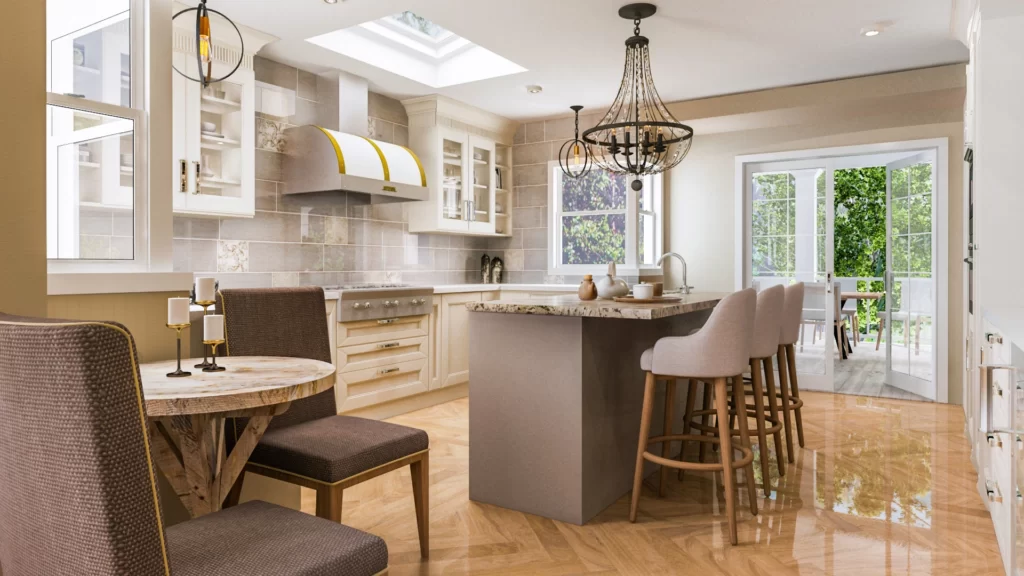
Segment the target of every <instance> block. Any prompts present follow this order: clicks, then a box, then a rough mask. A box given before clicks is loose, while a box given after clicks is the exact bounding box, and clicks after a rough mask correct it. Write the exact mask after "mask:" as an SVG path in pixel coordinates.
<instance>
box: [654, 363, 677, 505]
mask: <svg viewBox="0 0 1024 576" xmlns="http://www.w3.org/2000/svg"><path fill="white" fill-rule="evenodd" d="M678 383H679V380H676V379H675V378H672V379H670V380H669V381H668V382H666V383H665V426H664V430H665V434H664V435H665V436H669V435H671V434H672V420H673V419H675V416H676V414H675V406H676V385H677V384H678ZM671 449H672V442H670V441H668V440H666V441H664V442H662V443H661V457H662V458H664V459H666V460H668V459H669V458H671V457H672V454H671V453H670V451H671ZM659 476H660V477H661V482H660V483H659V484H658V498H664V497H665V485H666V483H667V482H668V466H662V467H661V470H660V471H659Z"/></svg>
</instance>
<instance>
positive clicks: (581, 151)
mask: <svg viewBox="0 0 1024 576" xmlns="http://www.w3.org/2000/svg"><path fill="white" fill-rule="evenodd" d="M569 109H570V110H572V111H573V112H575V113H576V132H575V136H574V137H573V139H572V140H566V142H565V144H562V147H561V149H559V150H558V164H559V166H561V168H562V173H563V174H565V175H566V176H568V177H569V178H581V177H583V176H584V175H586V174H587V173H588V172H590V168H591V167H592V166H593V159H592V158H591V157H590V149H589V148H588V147H587V144H586V142H584V141H583V140H580V110H583V106H579V105H576V106H570V107H569ZM580 157H582V159H583V163H582V164H574V163H573V162H575V161H578V159H579V158H580ZM573 166H578V167H579V168H578V169H575V170H573V169H572V167H573Z"/></svg>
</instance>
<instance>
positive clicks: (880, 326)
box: [875, 318, 885, 352]
mask: <svg viewBox="0 0 1024 576" xmlns="http://www.w3.org/2000/svg"><path fill="white" fill-rule="evenodd" d="M884 328H885V320H883V319H881V318H879V319H878V338H875V352H878V347H879V346H881V345H882V330H883V329H884Z"/></svg>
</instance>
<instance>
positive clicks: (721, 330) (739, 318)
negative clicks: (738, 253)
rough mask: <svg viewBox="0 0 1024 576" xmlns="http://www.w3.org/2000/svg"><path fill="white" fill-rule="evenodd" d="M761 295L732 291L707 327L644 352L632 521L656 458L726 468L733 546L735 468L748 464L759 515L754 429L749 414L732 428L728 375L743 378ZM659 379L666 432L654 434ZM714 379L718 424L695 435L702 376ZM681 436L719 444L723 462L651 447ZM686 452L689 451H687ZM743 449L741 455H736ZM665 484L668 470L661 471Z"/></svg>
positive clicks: (677, 465) (736, 392) (737, 397)
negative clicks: (678, 396)
mask: <svg viewBox="0 0 1024 576" xmlns="http://www.w3.org/2000/svg"><path fill="white" fill-rule="evenodd" d="M756 302H757V295H756V293H755V292H754V290H753V289H751V288H748V289H746V290H741V291H739V292H736V293H734V294H731V295H729V296H727V297H725V298H724V299H722V301H721V302H719V303H718V305H717V306H715V309H714V311H713V312H712V313H711V316H710V317H709V318H708V320H707V322H706V323H705V324H704V327H703V328H701V329H700V330H699V331H697V332H695V333H693V334H691V335H689V336H677V337H666V338H661V339H660V340H658V341H657V343H655V345H654V347H653V348H649V349H648V350H646V351H645V352H644V353H643V354H642V355H641V357H640V368H641V369H642V370H643V371H644V373H645V381H644V401H643V410H642V412H641V417H640V438H639V442H638V445H637V453H636V464H635V466H634V469H633V493H632V497H631V501H630V506H629V521H630V522H636V518H637V510H638V507H639V503H640V491H641V489H642V487H643V472H644V463H645V461H650V462H654V463H655V464H659V465H661V466H662V467H663V468H662V469H663V470H664V469H665V467H668V468H674V469H678V470H680V471H682V470H702V471H705V472H707V471H721V472H722V476H723V478H724V482H723V484H724V487H725V508H726V516H727V518H728V521H729V538H730V541H731V542H732V544H733V545H736V544H737V542H738V534H737V527H736V494H735V492H736V470H739V469H743V470H745V474H746V484H747V492H748V497H749V500H750V512H751V514H753V515H755V516H756V515H757V495H756V488H755V486H754V468H753V460H754V454H753V450H752V449H751V445H750V433H749V430H748V429H747V420H746V418H739V419H738V424H739V427H738V429H737V430H735V431H734V430H732V429H731V426H730V425H729V421H730V418H729V406H728V402H729V400H728V396H729V393H728V388H727V383H726V379H727V378H734V379H735V381H736V382H742V376H741V374H742V372H743V370H744V368H745V367H746V365H747V362H748V358H749V356H750V350H751V345H752V342H753V338H752V334H753V327H754V313H755V312H754V309H755V306H756ZM679 379H686V380H687V381H688V384H689V390H688V394H687V408H686V418H685V421H684V422H685V424H684V426H685V428H684V430H683V434H674V433H673V432H672V421H673V406H674V404H675V392H676V387H677V385H678V382H679ZM659 380H665V381H666V389H665V432H664V434H662V435H661V436H654V437H651V436H650V432H651V419H652V416H653V412H654V396H655V392H656V391H655V386H656V385H657V382H658V381H659ZM698 380H700V381H707V382H711V383H712V385H711V386H710V387H709V390H705V394H707V392H711V393H712V395H713V397H714V403H715V414H716V416H717V420H718V425H717V427H716V429H715V431H714V432H712V433H713V434H715V436H712V437H708V436H705V435H704V434H703V433H701V434H690V433H689V429H690V427H691V424H692V419H693V417H694V414H695V412H694V410H693V402H694V398H695V397H696V392H697V381H698ZM732 394H733V402H734V403H735V405H737V406H739V405H742V403H743V390H742V386H741V385H734V386H733V389H732ZM733 436H739V443H738V444H733V442H732V437H733ZM674 441H680V442H681V443H682V444H683V448H684V449H685V443H686V442H699V443H701V444H702V445H706V444H715V445H718V446H719V451H718V452H719V457H720V462H719V463H717V464H715V463H703V462H686V461H683V460H682V456H681V455H680V460H672V459H671V458H667V457H666V456H665V455H664V454H665V451H664V450H663V451H662V455H661V456H658V455H655V454H654V453H652V452H649V451H648V449H647V448H648V446H649V445H650V444H662V445H663V447H664V445H665V444H668V443H671V442H674ZM682 451H685V450H682ZM736 452H739V453H740V457H739V458H738V459H736V458H735V453H736ZM662 484H663V485H664V474H662Z"/></svg>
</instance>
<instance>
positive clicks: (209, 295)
mask: <svg viewBox="0 0 1024 576" xmlns="http://www.w3.org/2000/svg"><path fill="white" fill-rule="evenodd" d="M216 281H217V280H216V279H215V278H196V302H213V301H214V300H216V298H217V297H216V294H215V288H214V286H215V283H216Z"/></svg>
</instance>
